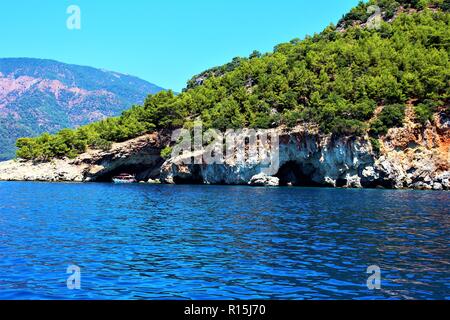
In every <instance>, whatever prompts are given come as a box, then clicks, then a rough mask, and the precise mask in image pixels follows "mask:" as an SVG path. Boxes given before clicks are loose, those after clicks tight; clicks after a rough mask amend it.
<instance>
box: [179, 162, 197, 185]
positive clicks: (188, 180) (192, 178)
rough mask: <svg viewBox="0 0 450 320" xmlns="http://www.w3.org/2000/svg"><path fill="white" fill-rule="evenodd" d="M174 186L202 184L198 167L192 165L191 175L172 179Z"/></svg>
mask: <svg viewBox="0 0 450 320" xmlns="http://www.w3.org/2000/svg"><path fill="white" fill-rule="evenodd" d="M173 182H174V183H175V184H181V185H183V184H203V178H202V175H201V172H200V166H198V165H194V166H193V167H192V170H191V174H190V175H189V176H187V177H180V176H176V177H174V179H173Z"/></svg>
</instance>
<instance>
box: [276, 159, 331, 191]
mask: <svg viewBox="0 0 450 320" xmlns="http://www.w3.org/2000/svg"><path fill="white" fill-rule="evenodd" d="M315 170H316V169H315V168H314V166H312V165H311V164H303V163H299V162H296V161H288V162H286V163H285V164H284V165H282V166H281V168H280V170H278V173H277V174H276V175H275V176H276V177H277V178H279V179H280V186H298V187H323V186H324V185H323V184H321V183H318V182H315V181H313V180H312V176H313V174H314V172H315Z"/></svg>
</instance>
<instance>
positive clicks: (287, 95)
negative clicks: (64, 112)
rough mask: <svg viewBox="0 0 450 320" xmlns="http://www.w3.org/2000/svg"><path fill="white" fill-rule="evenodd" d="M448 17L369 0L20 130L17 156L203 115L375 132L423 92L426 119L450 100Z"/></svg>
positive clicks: (415, 5) (217, 121) (46, 153)
mask: <svg viewBox="0 0 450 320" xmlns="http://www.w3.org/2000/svg"><path fill="white" fill-rule="evenodd" d="M373 4H376V5H378V6H379V7H380V8H381V11H382V16H383V18H384V20H385V21H384V22H382V23H381V26H380V28H377V29H373V28H367V27H365V25H364V24H365V23H366V21H367V19H368V18H369V16H370V14H368V13H367V8H368V6H369V5H373ZM449 22H450V14H449V1H447V0H435V1H430V0H413V1H400V0H399V1H393V0H372V1H369V3H360V4H359V5H358V6H357V7H356V8H354V9H353V10H351V12H350V13H348V14H347V15H346V16H344V17H343V19H342V20H341V21H340V22H339V23H338V26H334V25H330V26H329V27H327V28H326V29H325V30H324V31H323V32H322V33H320V34H315V35H313V36H308V37H306V38H305V39H303V40H299V39H294V40H292V41H291V42H289V43H283V44H280V45H277V46H276V47H275V49H274V51H273V52H272V53H268V54H260V53H259V52H253V53H252V54H251V56H250V57H248V58H235V59H234V60H233V61H232V62H231V63H229V64H227V65H225V66H222V67H217V68H213V69H211V70H208V71H206V72H204V73H202V74H200V75H198V76H196V77H194V78H193V79H191V80H190V81H189V82H188V86H187V88H186V89H185V90H184V91H183V92H182V93H181V94H179V95H175V94H174V93H173V92H171V91H166V92H160V93H157V94H155V95H150V96H149V97H148V98H147V99H146V101H145V103H144V105H143V106H134V107H133V108H131V109H130V110H128V111H125V112H124V113H123V114H122V116H120V117H117V118H109V119H107V120H104V121H100V122H96V123H93V124H90V125H87V126H84V127H81V128H79V129H77V130H63V131H61V132H60V133H58V134H57V135H49V134H44V135H42V136H41V137H38V138H34V139H31V138H22V139H19V140H18V142H17V146H18V147H19V151H18V153H17V156H18V157H20V158H25V159H38V160H48V159H50V158H53V157H64V156H69V157H74V156H76V155H77V154H79V153H81V152H83V151H85V150H86V148H87V147H93V148H105V149H107V148H109V147H110V145H111V143H112V142H115V141H124V140H127V139H130V138H133V137H136V136H138V135H141V134H143V133H145V132H149V131H152V130H159V129H174V128H179V127H182V126H185V127H188V128H189V127H192V125H193V123H194V121H195V120H197V119H199V118H200V119H201V120H202V121H203V124H204V127H205V128H208V127H212V128H217V129H223V130H224V129H227V128H243V127H255V128H269V127H276V126H279V125H287V126H295V125H297V124H299V123H309V124H314V125H316V126H317V127H318V128H320V130H321V131H322V132H323V133H332V134H334V135H347V136H359V135H364V134H366V133H369V134H370V135H371V136H372V138H373V139H374V140H376V139H377V138H378V137H379V136H380V135H383V134H385V133H386V132H387V130H388V129H389V128H391V127H395V126H401V125H402V122H403V117H404V113H405V112H404V109H405V104H406V103H407V102H414V108H415V110H416V114H417V122H420V123H423V124H425V123H426V122H427V121H428V120H429V119H431V117H432V115H433V113H434V112H436V111H437V110H438V108H442V107H443V106H448V99H449V81H450V62H449V52H450V26H449ZM378 107H381V108H382V111H381V112H380V114H378V116H377V117H376V118H375V120H374V119H373V118H374V115H375V110H376V109H377V108H378ZM439 110H441V111H442V110H443V109H439ZM444 112H447V113H449V110H448V109H445V110H444ZM369 120H371V121H369Z"/></svg>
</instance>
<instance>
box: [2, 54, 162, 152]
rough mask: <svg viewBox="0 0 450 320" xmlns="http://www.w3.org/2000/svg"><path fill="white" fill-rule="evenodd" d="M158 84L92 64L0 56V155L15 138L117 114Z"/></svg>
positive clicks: (139, 100) (156, 87)
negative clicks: (81, 64)
mask: <svg viewBox="0 0 450 320" xmlns="http://www.w3.org/2000/svg"><path fill="white" fill-rule="evenodd" d="M161 90H163V89H162V88H160V87H158V86H156V85H154V84H151V83H148V82H146V81H144V80H141V79H139V78H136V77H133V76H129V75H124V74H120V73H117V72H111V71H105V70H99V69H95V68H92V67H85V66H77V65H70V64H65V63H60V62H57V61H53V60H40V59H30V58H6V59H0V159H6V158H11V157H13V156H14V145H15V140H16V139H17V138H19V137H22V136H35V135H39V134H41V133H43V132H51V133H53V132H56V131H58V130H60V129H62V128H66V127H76V126H79V125H83V124H87V123H90V122H93V121H97V120H100V119H103V118H105V117H111V116H117V115H119V114H120V113H121V112H122V111H123V110H125V109H127V108H129V107H130V105H133V104H139V103H142V101H143V100H144V99H145V97H146V96H147V95H148V94H152V93H157V92H159V91H161Z"/></svg>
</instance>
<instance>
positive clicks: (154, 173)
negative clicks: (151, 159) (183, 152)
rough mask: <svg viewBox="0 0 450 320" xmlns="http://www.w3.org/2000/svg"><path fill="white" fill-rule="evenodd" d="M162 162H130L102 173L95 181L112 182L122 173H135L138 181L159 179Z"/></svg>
mask: <svg viewBox="0 0 450 320" xmlns="http://www.w3.org/2000/svg"><path fill="white" fill-rule="evenodd" d="M161 165H162V163H161V164H153V165H149V164H128V165H123V166H119V167H117V168H116V169H114V170H111V171H108V172H105V173H104V174H100V175H99V176H98V177H96V178H95V179H94V181H95V182H112V179H113V178H114V177H115V176H118V175H120V174H122V173H126V174H130V175H134V176H135V177H136V180H138V181H148V180H149V179H158V178H159V175H160V174H159V171H160V167H161Z"/></svg>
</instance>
